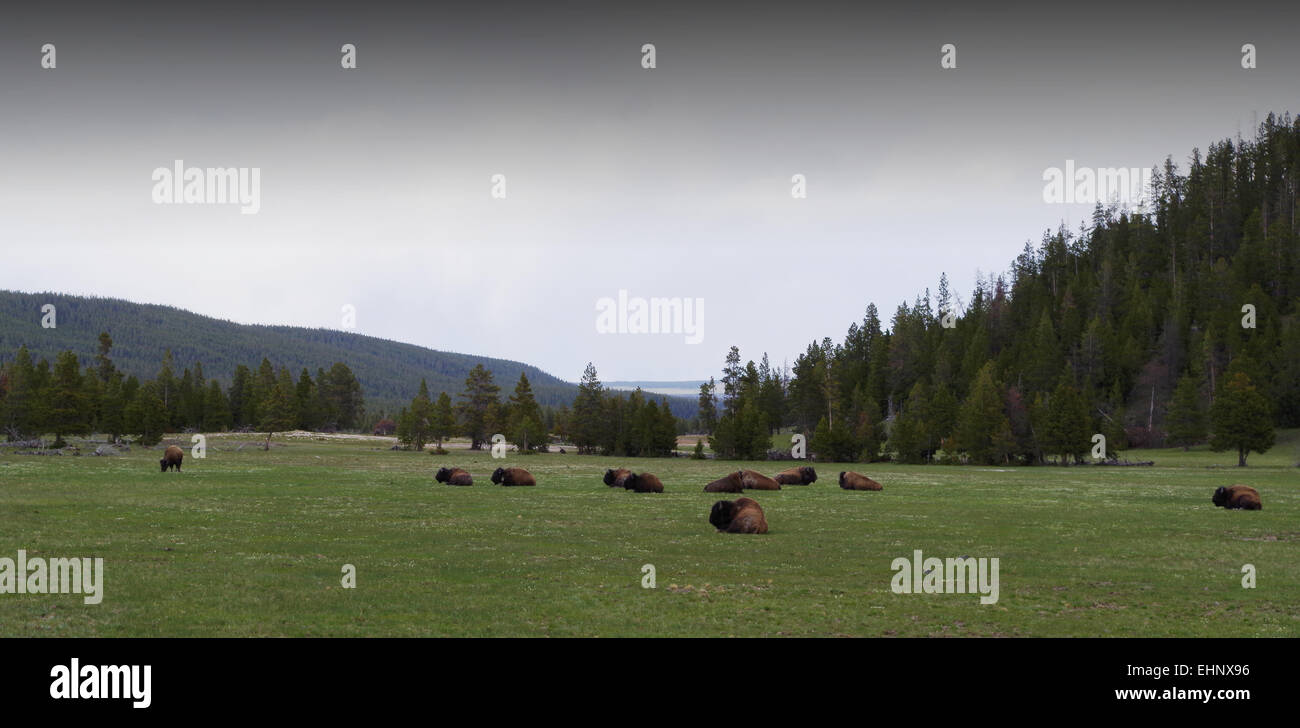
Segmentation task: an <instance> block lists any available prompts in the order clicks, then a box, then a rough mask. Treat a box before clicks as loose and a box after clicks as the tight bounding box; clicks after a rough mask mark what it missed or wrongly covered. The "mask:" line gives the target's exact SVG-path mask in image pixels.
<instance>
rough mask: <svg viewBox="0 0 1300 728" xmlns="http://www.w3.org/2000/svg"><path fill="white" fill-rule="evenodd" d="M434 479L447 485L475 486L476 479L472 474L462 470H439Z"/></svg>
mask: <svg viewBox="0 0 1300 728" xmlns="http://www.w3.org/2000/svg"><path fill="white" fill-rule="evenodd" d="M433 479H434V480H436V481H438V482H439V483H446V484H447V485H473V484H474V479H473V478H471V477H470V474H469V473H468V472H466V471H465V470H463V469H461V468H438V474H437V475H435V476H433Z"/></svg>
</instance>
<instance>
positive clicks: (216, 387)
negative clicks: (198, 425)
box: [203, 379, 231, 432]
mask: <svg viewBox="0 0 1300 728" xmlns="http://www.w3.org/2000/svg"><path fill="white" fill-rule="evenodd" d="M230 425H231V418H230V406H229V405H228V404H227V403H226V395H225V394H224V393H223V392H222V391H221V385H220V384H219V383H218V382H217V380H215V379H213V380H210V381H209V382H208V389H207V392H205V393H204V397H203V431H204V432H225V431H226V430H229V429H230Z"/></svg>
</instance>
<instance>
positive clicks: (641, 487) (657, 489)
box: [623, 473, 664, 493]
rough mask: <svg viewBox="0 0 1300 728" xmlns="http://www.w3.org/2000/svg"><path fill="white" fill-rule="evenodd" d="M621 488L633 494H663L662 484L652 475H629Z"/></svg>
mask: <svg viewBox="0 0 1300 728" xmlns="http://www.w3.org/2000/svg"><path fill="white" fill-rule="evenodd" d="M623 487H624V488H626V489H628V490H630V491H633V492H635V493H662V492H664V484H663V483H662V482H661V481H660V480H659V478H657V477H656V476H655V475H653V474H652V473H629V474H628V476H627V479H626V480H624V481H623Z"/></svg>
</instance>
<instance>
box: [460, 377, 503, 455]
mask: <svg viewBox="0 0 1300 728" xmlns="http://www.w3.org/2000/svg"><path fill="white" fill-rule="evenodd" d="M500 391H501V388H500V387H498V386H497V385H496V383H495V382H493V381H492V372H490V371H488V370H487V369H485V368H484V367H483V365H482V364H475V365H474V368H473V369H472V370H470V373H469V376H468V377H466V378H465V391H464V392H463V393H462V394H461V395H460V397H461V403H460V418H461V427H462V430H463V431H464V433H465V435H466V436H468V437H469V440H470V449H471V450H482V449H483V443H485V442H487V441H488V438H490V437H491V436H492V435H493V434H494V431H495V429H496V425H497V424H498V421H499V419H500V415H499V413H498V412H497V405H498V401H497V394H498V393H499V392H500Z"/></svg>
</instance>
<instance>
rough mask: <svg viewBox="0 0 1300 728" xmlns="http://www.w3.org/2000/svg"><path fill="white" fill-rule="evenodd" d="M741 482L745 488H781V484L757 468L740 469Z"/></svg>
mask: <svg viewBox="0 0 1300 728" xmlns="http://www.w3.org/2000/svg"><path fill="white" fill-rule="evenodd" d="M740 484H741V487H742V488H744V489H745V490H781V484H780V483H778V482H776V481H775V480H772V479H771V478H769V477H767V476H766V475H763V474H762V473H760V472H758V471H757V470H742V471H740Z"/></svg>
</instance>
